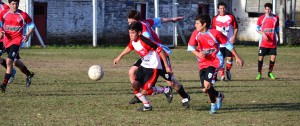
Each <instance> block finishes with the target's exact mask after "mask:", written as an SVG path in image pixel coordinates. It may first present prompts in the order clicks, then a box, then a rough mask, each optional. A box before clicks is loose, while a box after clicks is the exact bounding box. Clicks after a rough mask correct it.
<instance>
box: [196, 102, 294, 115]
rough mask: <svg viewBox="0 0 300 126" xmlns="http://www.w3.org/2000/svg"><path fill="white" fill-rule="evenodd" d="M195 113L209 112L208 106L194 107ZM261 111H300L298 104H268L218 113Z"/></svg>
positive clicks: (229, 109) (223, 110) (239, 107)
mask: <svg viewBox="0 0 300 126" xmlns="http://www.w3.org/2000/svg"><path fill="white" fill-rule="evenodd" d="M192 108H193V109H194V110H197V111H209V110H210V106H209V105H207V106H203V105H202V106H194V107H192ZM262 111H300V103H269V104H242V105H241V104H239V105H235V106H232V107H226V106H224V107H223V108H222V109H221V110H220V113H232V112H262Z"/></svg>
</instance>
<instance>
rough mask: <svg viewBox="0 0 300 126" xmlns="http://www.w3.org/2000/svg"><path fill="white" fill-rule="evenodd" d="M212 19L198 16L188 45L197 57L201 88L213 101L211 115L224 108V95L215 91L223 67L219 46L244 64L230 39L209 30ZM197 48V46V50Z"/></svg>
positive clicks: (206, 16) (213, 30)
mask: <svg viewBox="0 0 300 126" xmlns="http://www.w3.org/2000/svg"><path fill="white" fill-rule="evenodd" d="M210 23H211V20H210V17H209V16H208V15H198V16H197V17H196V21H195V27H196V29H195V30H194V31H193V33H192V35H191V38H190V40H189V43H188V49H187V50H188V51H191V52H192V53H193V54H195V55H196V58H197V60H198V65H199V76H200V84H201V85H200V87H201V88H202V91H203V92H205V93H206V94H208V96H209V98H210V101H211V109H210V113H211V114H214V113H216V112H217V111H218V110H219V109H220V108H221V106H222V100H223V98H224V94H223V93H222V92H218V91H216V90H215V89H214V87H213V84H214V83H215V77H216V76H217V72H218V69H219V68H220V67H221V66H222V60H223V56H222V54H221V53H220V52H219V45H220V44H223V45H224V46H225V47H226V48H227V49H228V50H230V51H231V53H232V54H233V55H234V56H235V57H236V62H237V64H238V65H240V66H243V65H244V62H243V60H242V59H241V58H240V56H239V55H238V53H237V52H236V51H235V49H234V48H233V45H232V43H231V42H230V41H229V39H228V38H227V37H226V36H225V35H223V34H222V32H219V31H217V30H215V29H209V27H210ZM195 46H197V47H196V48H195Z"/></svg>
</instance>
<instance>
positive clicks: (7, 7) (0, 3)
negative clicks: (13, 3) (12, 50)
mask: <svg viewBox="0 0 300 126" xmlns="http://www.w3.org/2000/svg"><path fill="white" fill-rule="evenodd" d="M5 9H9V6H8V5H6V4H5V3H3V2H0V13H1V12H2V11H3V10H5ZM0 42H3V38H2V39H0Z"/></svg>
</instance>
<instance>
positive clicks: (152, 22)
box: [143, 19, 154, 27]
mask: <svg viewBox="0 0 300 126" xmlns="http://www.w3.org/2000/svg"><path fill="white" fill-rule="evenodd" d="M143 22H147V23H148V24H149V25H150V27H152V26H153V24H154V21H153V20H152V19H147V20H143Z"/></svg>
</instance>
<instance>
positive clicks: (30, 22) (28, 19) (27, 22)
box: [22, 13, 35, 42]
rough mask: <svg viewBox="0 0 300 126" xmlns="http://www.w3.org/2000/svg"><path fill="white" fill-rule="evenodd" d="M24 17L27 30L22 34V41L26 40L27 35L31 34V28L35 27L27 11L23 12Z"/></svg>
mask: <svg viewBox="0 0 300 126" xmlns="http://www.w3.org/2000/svg"><path fill="white" fill-rule="evenodd" d="M24 18H25V22H26V25H25V26H26V27H28V28H29V30H28V32H27V33H26V34H25V35H23V40H22V42H27V40H28V38H29V36H30V35H31V34H32V32H33V30H34V28H35V25H34V23H33V21H32V19H31V18H30V16H29V15H28V14H27V13H25V16H24ZM26 27H24V28H26Z"/></svg>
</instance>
